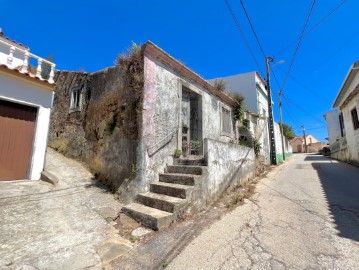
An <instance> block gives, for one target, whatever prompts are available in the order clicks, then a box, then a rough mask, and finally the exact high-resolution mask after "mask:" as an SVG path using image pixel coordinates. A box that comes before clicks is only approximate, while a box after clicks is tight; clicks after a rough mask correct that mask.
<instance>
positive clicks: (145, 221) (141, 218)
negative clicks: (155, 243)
mask: <svg viewBox="0 0 359 270" xmlns="http://www.w3.org/2000/svg"><path fill="white" fill-rule="evenodd" d="M122 211H123V212H124V213H125V214H126V215H128V216H130V217H132V218H133V219H134V220H136V221H137V222H139V223H141V224H142V225H143V226H146V227H149V228H151V229H154V230H160V229H163V228H167V227H169V226H170V225H171V223H172V222H173V220H174V218H175V217H174V216H169V217H163V218H155V217H152V216H149V215H146V214H143V213H140V212H137V211H133V210H132V209H128V208H126V207H124V208H122Z"/></svg>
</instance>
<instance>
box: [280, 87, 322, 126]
mask: <svg viewBox="0 0 359 270" xmlns="http://www.w3.org/2000/svg"><path fill="white" fill-rule="evenodd" d="M282 97H283V98H284V100H285V101H286V102H287V103H291V104H292V105H293V106H295V107H297V108H298V109H299V110H301V111H302V112H304V113H305V114H307V115H308V116H310V117H311V118H312V119H314V120H316V121H318V122H320V123H321V124H323V123H324V120H322V119H319V118H318V117H316V116H315V115H312V114H311V113H309V112H307V111H306V110H304V109H303V108H302V107H300V106H299V105H298V104H296V103H294V102H293V101H291V100H290V99H288V98H287V97H286V96H285V95H284V94H283V93H282ZM288 105H289V104H288Z"/></svg>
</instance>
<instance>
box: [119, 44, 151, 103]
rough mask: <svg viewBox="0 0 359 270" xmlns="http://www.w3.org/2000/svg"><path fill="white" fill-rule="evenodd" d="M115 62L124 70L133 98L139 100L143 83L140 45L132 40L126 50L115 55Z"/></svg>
mask: <svg viewBox="0 0 359 270" xmlns="http://www.w3.org/2000/svg"><path fill="white" fill-rule="evenodd" d="M116 63H117V65H119V66H121V68H122V69H123V70H124V71H125V72H126V74H127V78H128V79H127V85H128V87H129V88H131V89H132V91H133V93H134V95H133V97H134V99H135V100H136V101H139V100H140V98H141V93H142V91H143V85H144V77H143V52H142V46H141V45H137V44H136V43H135V42H132V46H131V47H130V48H129V49H128V50H127V52H125V53H122V54H119V55H118V56H117V59H116ZM137 110H139V109H138V108H137Z"/></svg>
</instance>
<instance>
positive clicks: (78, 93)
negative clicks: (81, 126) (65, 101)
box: [70, 86, 82, 113]
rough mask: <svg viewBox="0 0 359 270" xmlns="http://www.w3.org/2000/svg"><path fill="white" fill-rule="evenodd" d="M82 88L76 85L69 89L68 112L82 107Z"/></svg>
mask: <svg viewBox="0 0 359 270" xmlns="http://www.w3.org/2000/svg"><path fill="white" fill-rule="evenodd" d="M81 101H82V88H81V87H79V86H76V87H74V88H72V89H71V100H70V113H71V112H79V111H81V107H82V102H81Z"/></svg>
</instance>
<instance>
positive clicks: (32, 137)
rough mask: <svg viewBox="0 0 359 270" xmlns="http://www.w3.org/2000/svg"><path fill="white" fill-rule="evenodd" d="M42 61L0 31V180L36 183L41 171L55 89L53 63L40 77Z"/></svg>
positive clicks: (25, 47)
mask: <svg viewBox="0 0 359 270" xmlns="http://www.w3.org/2000/svg"><path fill="white" fill-rule="evenodd" d="M30 58H34V59H35V60H37V62H38V67H37V70H34V72H35V74H33V73H32V72H31V71H30V70H29V59H30ZM45 61H46V60H44V59H42V58H40V57H38V56H36V55H34V54H32V53H30V49H29V48H28V47H27V46H24V45H22V44H20V43H18V42H16V41H14V40H11V39H9V38H7V37H4V35H3V33H2V32H0V142H1V143H0V180H18V179H23V180H25V179H31V180H36V179H39V178H40V174H41V172H42V170H43V168H44V162H45V151H46V145H47V135H48V131H49V121H50V111H51V105H52V99H53V93H54V92H53V91H54V87H55V85H54V81H53V76H54V68H55V65H54V64H53V63H50V62H48V65H49V66H50V69H51V72H50V74H47V75H48V78H47V79H44V78H43V76H42V74H41V73H42V72H41V68H42V65H43V63H44V62H45Z"/></svg>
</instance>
